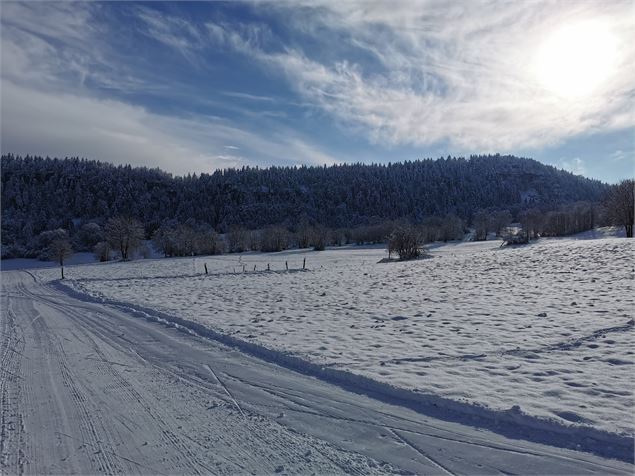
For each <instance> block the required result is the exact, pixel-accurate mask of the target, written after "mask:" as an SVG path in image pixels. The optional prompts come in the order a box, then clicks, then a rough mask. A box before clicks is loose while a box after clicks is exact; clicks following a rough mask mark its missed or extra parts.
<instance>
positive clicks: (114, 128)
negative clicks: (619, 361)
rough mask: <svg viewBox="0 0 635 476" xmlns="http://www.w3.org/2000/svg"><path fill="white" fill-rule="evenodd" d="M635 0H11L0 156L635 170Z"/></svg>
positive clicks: (0, 84)
mask: <svg viewBox="0 0 635 476" xmlns="http://www.w3.org/2000/svg"><path fill="white" fill-rule="evenodd" d="M634 5H635V4H634V3H633V2H632V1H630V0H629V1H625V2H617V1H616V2H611V1H607V0H602V1H598V2H593V1H591V0H584V1H575V0H567V1H564V0H562V1H545V2H543V1H539V0H526V1H517V2H510V1H494V0H469V1H468V0H463V1H461V0H457V1H453V2H447V1H445V0H396V1H391V2H389V1H387V0H386V1H374V0H363V1H354V0H345V1H332V0H315V1H304V0H296V1H284V0H277V1H273V2H268V1H252V2H227V3H224V2H213V3H204V2H192V3H189V2H176V3H171V2H145V3H134V2H113V3H99V2H86V3H71V2H63V3H56V2H43V3H36V2H23V3H20V2H1V3H0V18H1V51H0V53H1V71H0V78H1V79H0V88H1V91H0V95H1V103H0V112H1V117H0V119H1V124H0V128H1V144H0V145H1V149H2V153H3V154H4V153H14V154H22V155H24V154H31V155H43V156H51V157H54V156H57V157H66V156H68V157H71V156H73V157H74V156H79V157H85V158H90V159H96V160H102V161H107V162H112V163H116V164H122V163H130V164H132V165H136V166H139V165H143V166H149V167H160V168H162V169H164V170H166V171H168V172H171V173H174V174H185V173H191V172H196V173H200V172H211V171H213V170H215V169H218V168H226V167H242V166H246V165H248V166H259V167H266V166H271V165H279V166H284V165H300V164H306V165H323V164H333V163H342V162H366V163H386V162H395V161H403V160H415V159H421V158H438V157H446V156H448V155H451V156H464V157H467V156H469V155H471V154H488V153H501V154H513V155H517V156H522V157H531V158H534V159H537V160H539V161H541V162H543V163H547V164H551V165H554V166H556V167H559V168H563V169H566V170H569V171H571V172H573V173H575V174H580V175H584V176H587V177H593V178H597V179H600V180H603V181H606V182H616V181H618V180H620V179H623V178H627V177H632V176H633V175H635V171H634V166H635V165H634V164H635V162H634V161H635V133H634V130H635V129H634V128H633V126H634V125H635V113H634V102H633V99H634V97H635V74H634V73H635V71H634V68H635V35H634V32H635V6H634Z"/></svg>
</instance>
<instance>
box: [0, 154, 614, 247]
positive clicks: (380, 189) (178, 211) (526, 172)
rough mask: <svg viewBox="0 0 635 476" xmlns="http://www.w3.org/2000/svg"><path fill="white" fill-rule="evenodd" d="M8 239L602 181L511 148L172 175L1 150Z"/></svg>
mask: <svg viewBox="0 0 635 476" xmlns="http://www.w3.org/2000/svg"><path fill="white" fill-rule="evenodd" d="M1 165H2V174H1V175H2V243H3V244H4V245H9V244H19V243H27V242H28V241H29V240H30V239H31V238H32V237H34V236H36V235H37V234H39V233H41V232H42V231H44V230H52V229H56V228H64V229H67V230H72V229H73V228H77V227H78V226H80V225H81V224H82V223H86V222H89V221H94V222H97V223H103V222H104V221H105V220H106V219H108V218H109V217H112V216H117V215H126V216H131V217H134V218H136V219H138V220H140V221H141V222H142V223H143V224H144V226H145V227H146V230H147V232H148V234H150V233H152V231H153V230H155V229H156V228H158V227H159V226H160V225H161V224H162V223H163V222H165V221H166V220H173V221H176V222H181V223H185V222H189V223H205V224H207V225H210V226H211V227H213V228H214V229H215V230H216V231H218V232H221V233H222V232H225V231H227V230H228V229H229V227H230V226H231V225H242V226H244V227H246V228H252V229H253V228H259V227H263V226H266V225H270V224H282V225H284V226H287V227H290V228H293V227H294V225H295V224H297V223H299V222H300V221H303V222H308V223H311V224H321V225H325V226H328V227H332V228H337V227H354V226H358V225H364V224H372V223H378V222H380V221H382V220H389V219H400V218H403V219H407V220H409V221H411V222H414V223H416V222H418V221H420V220H422V219H424V218H426V217H430V216H444V215H446V214H449V213H452V214H455V215H457V216H459V217H460V218H462V219H464V220H466V221H467V222H469V221H470V220H471V218H472V216H473V214H474V213H475V212H476V211H477V210H480V209H508V210H510V211H511V212H512V213H513V214H516V213H517V212H518V211H520V210H522V209H524V208H528V207H534V208H535V207H538V208H542V209H545V210H547V209H553V208H556V207H558V206H560V205H562V204H566V203H570V202H575V201H580V200H585V201H597V200H600V199H601V197H602V195H603V194H604V193H605V191H606V189H607V185H605V184H603V183H602V182H600V181H597V180H591V179H587V178H583V177H580V176H576V175H573V174H571V173H569V172H566V171H563V170H559V169H556V168H554V167H552V166H548V165H544V164H542V163H540V162H538V161H535V160H532V159H526V158H518V157H513V156H501V155H493V156H471V157H470V158H451V157H448V158H442V159H437V160H433V159H425V160H415V161H407V162H402V163H392V164H361V163H357V164H342V165H333V166H328V167H327V166H323V167H320V166H314V167H307V166H300V167H269V168H255V167H243V168H241V169H225V170H217V171H215V172H213V173H210V174H207V173H202V174H200V175H187V176H184V177H180V176H172V175H170V174H168V173H165V172H162V171H161V170H159V169H149V168H143V167H141V168H133V167H131V166H129V165H126V166H115V165H111V164H108V163H103V162H97V161H94V160H85V159H79V158H70V159H69V158H66V159H51V158H41V157H30V156H26V157H19V156H14V155H10V154H9V155H5V156H2V162H1Z"/></svg>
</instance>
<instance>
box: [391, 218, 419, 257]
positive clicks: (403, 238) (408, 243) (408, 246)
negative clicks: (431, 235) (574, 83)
mask: <svg viewBox="0 0 635 476" xmlns="http://www.w3.org/2000/svg"><path fill="white" fill-rule="evenodd" d="M393 253H394V254H396V255H397V256H398V258H399V260H400V261H404V260H411V259H417V258H419V257H420V256H421V255H422V254H423V238H422V236H421V233H420V232H419V230H417V228H416V227H414V226H412V225H409V224H404V225H398V226H397V227H396V228H395V229H394V230H393V231H392V233H391V234H390V236H389V238H388V259H390V258H391V257H392V254H393Z"/></svg>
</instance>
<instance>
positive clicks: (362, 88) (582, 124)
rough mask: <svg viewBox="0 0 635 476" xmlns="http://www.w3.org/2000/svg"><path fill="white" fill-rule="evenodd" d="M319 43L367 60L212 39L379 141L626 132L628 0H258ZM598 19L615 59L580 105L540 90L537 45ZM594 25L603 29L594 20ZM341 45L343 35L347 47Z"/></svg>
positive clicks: (489, 147) (221, 29) (487, 145)
mask: <svg viewBox="0 0 635 476" xmlns="http://www.w3.org/2000/svg"><path fill="white" fill-rule="evenodd" d="M266 6H267V9H268V10H271V9H274V10H276V9H277V10H278V11H279V13H280V15H284V16H285V18H286V19H287V21H286V23H287V24H288V25H290V26H291V27H295V28H296V31H298V32H301V33H303V34H312V35H314V37H315V38H314V39H315V40H316V41H320V39H323V38H324V37H328V36H329V34H328V33H325V32H329V31H332V32H333V36H335V37H337V38H343V39H342V40H341V41H348V42H349V43H350V44H351V45H354V46H356V47H358V48H362V49H364V50H365V51H367V52H370V53H372V54H373V55H374V56H375V58H376V60H377V64H373V65H368V64H362V63H354V62H351V61H350V60H348V61H347V60H346V59H343V58H337V52H334V53H333V57H334V59H333V61H331V62H327V61H324V60H321V61H318V60H317V59H315V58H311V57H310V56H309V54H308V53H307V52H306V51H300V50H298V49H289V48H287V49H284V50H280V51H277V52H272V51H271V49H268V50H265V49H263V48H261V47H260V46H259V45H258V43H257V42H255V41H253V40H252V37H244V36H242V35H241V33H240V30H244V27H240V28H236V29H230V28H229V27H228V26H227V25H226V24H210V23H208V24H207V26H208V29H209V31H210V32H213V35H212V38H213V39H215V40H216V41H217V42H219V43H222V44H223V45H230V46H232V47H233V48H234V49H235V50H237V51H239V52H242V53H244V54H246V55H249V56H250V57H251V58H253V59H255V60H257V61H259V62H261V63H262V64H265V65H267V66H268V67H269V68H270V70H271V71H281V72H282V73H283V74H284V75H285V76H286V77H287V78H288V81H289V83H290V85H291V86H292V87H293V88H295V89H296V90H297V91H298V92H299V93H300V94H301V95H302V96H303V97H304V98H305V99H306V100H307V101H308V102H311V103H312V104H313V105H315V106H317V107H319V108H321V109H322V110H324V111H327V112H328V113H329V114H332V115H333V116H334V117H335V118H337V119H339V120H341V121H342V122H343V123H345V124H348V125H351V126H353V127H355V128H356V129H358V130H360V131H362V132H363V133H365V134H367V135H368V136H369V137H370V138H371V139H372V140H373V141H376V142H381V143H383V144H412V145H430V144H433V143H437V142H440V141H445V140H447V141H449V142H450V143H451V144H452V145H454V146H455V147H457V148H459V149H463V150H479V151H494V150H510V149H513V148H518V147H522V148H536V147H541V146H545V145H551V144H555V143H558V142H561V141H562V140H565V139H567V138H570V137H573V136H575V135H577V134H581V133H585V132H597V131H607V130H614V129H622V128H626V127H632V126H633V124H635V120H634V118H633V114H632V100H633V82H632V77H633V74H632V73H633V68H632V65H633V64H634V63H635V47H634V46H633V43H632V41H630V39H631V32H632V28H633V16H632V14H631V11H630V10H631V6H630V5H629V3H628V2H623V3H619V2H615V3H611V4H606V3H605V2H596V3H593V2H576V3H572V2H516V3H514V2H494V1H474V2H459V3H455V4H448V3H447V2H445V1H436V0H432V1H417V0H414V1H399V2H396V3H394V2H367V1H363V2H355V1H347V2H331V1H324V2H316V1H311V2H309V3H308V5H306V6H304V7H301V6H299V3H298V2H273V3H271V2H267V3H266ZM589 19H590V20H592V21H598V22H604V23H605V24H607V25H609V26H608V28H610V30H611V32H612V34H614V35H615V37H616V38H617V40H618V41H617V45H618V51H617V52H616V57H617V58H618V63H617V65H616V66H615V71H614V72H613V74H611V75H609V76H608V77H607V78H606V81H605V82H604V83H603V84H602V85H601V87H600V88H598V89H597V90H595V91H594V93H593V94H592V95H590V96H588V97H584V98H582V99H580V98H575V99H574V100H573V99H571V98H566V97H561V96H559V95H557V94H554V93H553V91H548V90H545V88H544V85H543V84H541V83H540V80H539V78H538V77H537V76H536V75H535V74H534V72H533V71H532V58H533V57H534V56H535V55H536V54H537V52H538V51H539V50H540V46H541V42H542V40H543V38H545V37H546V36H548V35H549V34H550V33H551V32H553V31H554V30H555V29H557V28H558V27H560V26H561V25H563V24H568V23H572V22H573V23H575V22H583V21H588V20H589ZM604 23H603V24H604ZM347 39H348V40H347Z"/></svg>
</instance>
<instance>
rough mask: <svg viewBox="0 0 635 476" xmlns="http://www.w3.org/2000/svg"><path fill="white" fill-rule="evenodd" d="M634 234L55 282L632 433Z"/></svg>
mask: <svg viewBox="0 0 635 476" xmlns="http://www.w3.org/2000/svg"><path fill="white" fill-rule="evenodd" d="M600 236H606V234H600ZM633 243H634V242H633V241H631V240H625V239H619V238H605V237H604V238H602V239H542V240H539V241H538V242H535V243H533V244H531V245H528V246H524V247H513V248H507V247H506V248H500V242H498V241H487V242H479V243H476V242H474V243H451V244H437V245H434V246H432V247H431V258H430V259H425V260H419V261H415V262H404V263H381V264H380V263H378V262H379V261H380V260H381V259H382V258H384V257H385V256H386V253H385V251H384V250H383V249H382V248H378V247H370V248H362V247H354V246H350V247H342V248H334V249H328V250H326V251H323V252H310V251H308V250H295V251H290V252H282V253H272V254H259V253H245V254H242V255H224V256H214V257H198V258H181V259H169V260H168V259H165V260H144V261H137V262H133V263H116V264H108V265H94V266H90V265H89V266H81V267H75V268H69V269H68V270H67V273H66V275H67V277H68V278H70V279H68V280H67V281H66V284H67V285H69V286H71V287H73V288H74V289H75V290H77V291H81V292H82V293H86V294H88V295H89V296H92V297H94V298H99V299H106V300H111V301H117V302H123V303H130V304H134V305H139V306H143V307H144V308H149V309H154V310H157V311H159V312H161V313H164V314H165V315H169V316H176V317H178V318H180V319H183V320H185V321H190V322H193V323H196V324H199V325H202V326H205V327H208V328H210V329H213V330H214V331H216V332H219V333H222V334H223V335H227V336H231V337H233V338H235V339H238V340H239V341H244V342H250V343H253V344H256V345H259V346H263V347H265V348H268V349H272V350H276V351H280V352H283V353H286V354H288V355H291V356H295V357H298V358H300V359H302V360H305V361H306V362H309V363H312V364H318V365H319V366H321V367H324V368H325V369H333V370H343V371H346V372H349V373H352V374H355V375H359V376H363V377H366V378H368V379H370V380H372V381H376V382H379V383H383V384H387V385H390V386H392V387H395V388H398V389H406V390H414V391H416V392H419V393H421V394H422V395H431V396H438V397H442V398H444V399H448V400H450V401H457V402H463V403H466V404H469V405H473V406H474V408H479V407H487V408H489V409H493V410H501V411H505V412H507V413H509V412H510V409H513V410H512V413H513V412H514V411H521V412H522V414H526V415H531V416H535V417H538V418H542V419H547V420H551V421H554V422H556V423H559V424H561V425H565V426H572V427H590V428H594V429H598V430H603V431H606V432H610V433H614V434H621V435H629V436H632V435H633V433H634V426H635V425H634V424H633V419H632V415H631V414H632V408H633V403H634V399H633V387H632V382H633V380H632V375H633V364H634V363H635V356H634V349H635V346H634V345H633V344H634V343H635V342H634V341H635V339H634V337H633V311H632V309H633V297H632V279H633V267H632V261H628V260H629V257H632V256H633V252H634V251H635V246H634V244H633ZM304 258H306V260H307V261H306V263H307V270H302V269H301V268H302V261H303V259H304ZM285 261H287V262H288V265H289V271H286V267H285ZM204 263H206V264H207V266H208V269H209V272H210V274H209V275H205V274H204V271H203V265H204ZM243 265H244V267H245V269H246V272H242V270H243ZM254 265H255V266H256V271H255V272H254V271H253V268H254ZM267 265H269V266H270V268H271V271H266V269H267ZM54 271H55V270H37V271H36V272H35V274H36V275H37V276H38V277H40V278H43V279H45V280H47V279H48V280H52V279H56V278H57V275H56V273H55V272H54Z"/></svg>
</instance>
